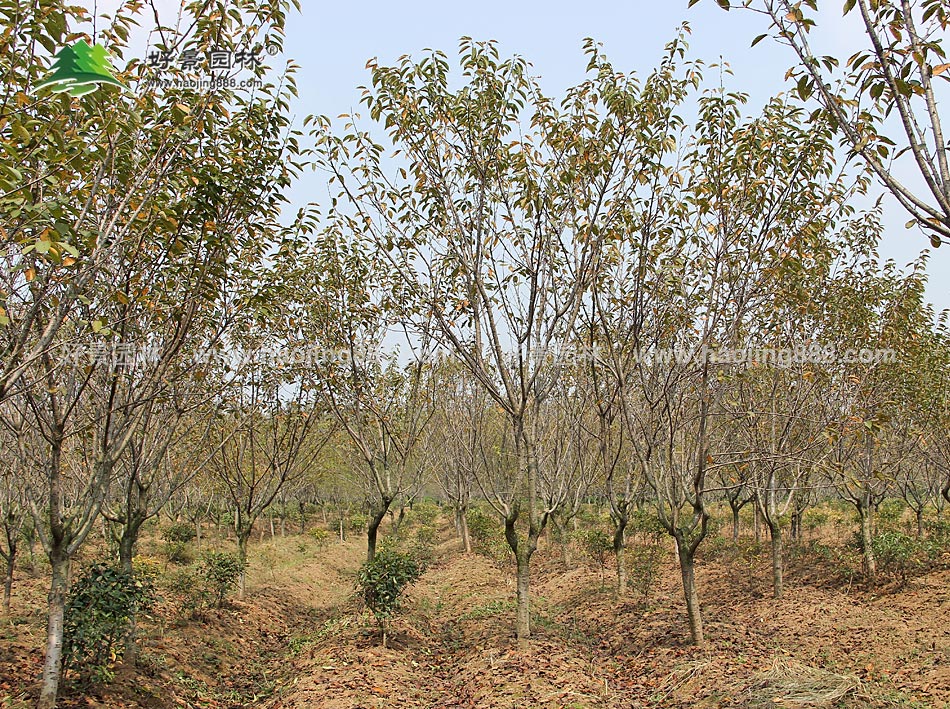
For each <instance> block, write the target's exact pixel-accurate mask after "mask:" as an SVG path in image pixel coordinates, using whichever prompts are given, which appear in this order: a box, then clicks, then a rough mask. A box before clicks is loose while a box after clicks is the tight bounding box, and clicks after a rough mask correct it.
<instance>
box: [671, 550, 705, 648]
mask: <svg viewBox="0 0 950 709" xmlns="http://www.w3.org/2000/svg"><path fill="white" fill-rule="evenodd" d="M676 551H677V556H678V557H679V562H680V573H681V574H682V576H683V596H684V597H685V599H686V615H687V618H688V619H689V634H690V637H691V638H692V640H693V643H694V644H695V645H696V646H697V647H703V645H704V644H705V642H706V638H705V635H704V634H703V613H702V609H701V608H700V605H699V592H698V591H697V589H696V572H695V566H696V565H695V559H694V552H692V551H690V549H689V546H688V545H687V544H685V543H684V542H681V541H680V540H679V539H676Z"/></svg>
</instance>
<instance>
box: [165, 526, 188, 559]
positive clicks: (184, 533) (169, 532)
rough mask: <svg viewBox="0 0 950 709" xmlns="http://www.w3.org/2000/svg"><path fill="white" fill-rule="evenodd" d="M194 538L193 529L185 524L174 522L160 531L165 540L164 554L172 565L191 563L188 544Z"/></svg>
mask: <svg viewBox="0 0 950 709" xmlns="http://www.w3.org/2000/svg"><path fill="white" fill-rule="evenodd" d="M194 538H195V528H194V527H192V526H191V525H190V524H188V523H187V522H176V523H175V524H172V525H169V526H168V527H166V528H165V529H164V530H163V531H162V539H164V540H165V554H166V555H167V556H168V560H169V561H170V562H171V563H173V564H181V565H184V564H190V563H191V562H192V556H191V552H190V551H189V549H188V543H189V542H191V540H193V539H194Z"/></svg>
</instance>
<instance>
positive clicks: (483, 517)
mask: <svg viewBox="0 0 950 709" xmlns="http://www.w3.org/2000/svg"><path fill="white" fill-rule="evenodd" d="M465 521H466V522H467V523H468V535H469V538H470V539H471V541H472V550H473V551H474V552H475V553H477V554H481V555H482V556H487V557H488V558H489V559H491V560H492V561H494V562H495V563H496V564H499V565H501V564H505V563H508V562H509V561H510V560H511V548H510V547H509V546H508V542H507V541H506V540H505V531H504V527H503V526H502V523H501V520H499V519H498V517H496V516H495V515H493V514H489V513H487V512H485V511H484V510H482V509H481V508H479V507H471V508H469V510H468V512H467V513H466V514H465Z"/></svg>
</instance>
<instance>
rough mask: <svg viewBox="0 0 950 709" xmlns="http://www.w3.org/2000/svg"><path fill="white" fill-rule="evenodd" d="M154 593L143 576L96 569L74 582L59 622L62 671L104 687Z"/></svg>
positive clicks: (100, 566) (98, 566) (103, 567)
mask: <svg viewBox="0 0 950 709" xmlns="http://www.w3.org/2000/svg"><path fill="white" fill-rule="evenodd" d="M154 599H155V589H154V586H153V585H152V583H151V580H150V578H149V577H148V576H147V575H145V574H141V575H138V574H134V573H133V574H129V573H127V572H126V571H124V570H122V569H120V568H117V567H115V566H111V565H109V564H103V563H99V564H95V565H93V566H91V567H90V568H89V569H87V570H86V572H85V573H84V574H83V575H82V576H80V577H79V578H78V579H77V580H76V581H74V582H73V585H72V588H71V589H70V591H69V597H68V599H67V601H66V614H65V618H64V621H63V669H64V671H65V670H69V669H75V670H78V671H79V673H80V676H81V678H82V679H83V680H89V681H93V682H108V681H111V680H112V677H113V674H112V672H111V670H110V667H111V665H112V663H113V662H115V661H116V660H117V659H119V658H120V657H121V656H122V653H123V651H124V649H125V647H124V643H125V640H126V638H127V637H128V635H129V633H130V632H132V628H133V621H134V619H135V616H136V614H137V613H139V612H145V611H147V610H148V609H149V608H150V607H151V605H152V603H153V602H154Z"/></svg>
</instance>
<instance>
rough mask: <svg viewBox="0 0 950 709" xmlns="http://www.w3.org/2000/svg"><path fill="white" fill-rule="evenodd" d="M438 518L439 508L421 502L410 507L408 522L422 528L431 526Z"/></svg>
mask: <svg viewBox="0 0 950 709" xmlns="http://www.w3.org/2000/svg"><path fill="white" fill-rule="evenodd" d="M438 516H439V506H438V505H436V504H435V503H434V502H429V501H427V500H423V501H422V502H417V503H415V504H414V505H413V506H412V515H411V517H410V520H411V521H412V522H413V523H415V524H420V525H422V526H424V527H425V526H432V525H434V524H435V520H436V519H437V518H438Z"/></svg>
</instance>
